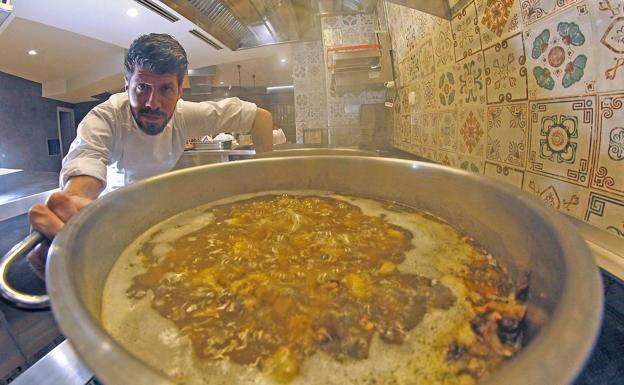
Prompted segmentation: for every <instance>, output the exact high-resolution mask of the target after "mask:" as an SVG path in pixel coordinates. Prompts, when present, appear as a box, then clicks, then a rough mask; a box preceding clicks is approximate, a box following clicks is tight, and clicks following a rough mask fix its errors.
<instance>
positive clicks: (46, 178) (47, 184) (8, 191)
mask: <svg viewBox="0 0 624 385" xmlns="http://www.w3.org/2000/svg"><path fill="white" fill-rule="evenodd" d="M58 184H59V174H58V173H56V172H40V171H18V172H14V173H11V174H6V175H0V221H3V220H5V219H9V218H13V217H16V216H18V215H22V214H25V213H27V212H28V209H29V208H30V207H31V206H32V205H34V204H36V203H41V202H45V200H46V199H47V198H48V196H49V195H50V194H52V193H53V192H54V191H56V190H58Z"/></svg>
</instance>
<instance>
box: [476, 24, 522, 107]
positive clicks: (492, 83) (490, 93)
mask: <svg viewBox="0 0 624 385" xmlns="http://www.w3.org/2000/svg"><path fill="white" fill-rule="evenodd" d="M483 56H484V58H485V85H486V86H485V92H486V98H487V102H488V104H492V103H503V102H507V103H510V102H516V101H521V100H527V97H528V81H527V69H526V66H525V63H526V55H525V53H524V43H523V35H522V34H521V33H519V34H516V35H514V36H512V37H510V38H509V39H507V40H503V41H502V42H500V43H497V44H494V45H493V46H491V47H490V48H487V49H485V50H483Z"/></svg>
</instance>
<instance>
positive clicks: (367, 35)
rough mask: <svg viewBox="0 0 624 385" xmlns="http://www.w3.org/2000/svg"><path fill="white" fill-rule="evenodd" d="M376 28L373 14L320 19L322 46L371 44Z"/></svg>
mask: <svg viewBox="0 0 624 385" xmlns="http://www.w3.org/2000/svg"><path fill="white" fill-rule="evenodd" d="M376 26H377V21H376V16H375V15H374V14H363V13H361V14H356V15H344V16H329V17H321V27H322V29H323V44H324V45H325V46H326V47H331V46H338V45H358V44H369V43H373V42H375V41H376V36H375V28H376Z"/></svg>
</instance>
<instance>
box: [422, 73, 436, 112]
mask: <svg viewBox="0 0 624 385" xmlns="http://www.w3.org/2000/svg"><path fill="white" fill-rule="evenodd" d="M421 85H422V89H421V90H422V94H421V96H422V99H421V102H422V104H421V105H422V107H423V109H424V110H425V111H432V110H434V109H435V107H436V99H437V95H436V88H437V87H436V79H435V74H431V75H429V76H427V77H425V78H423V79H421Z"/></svg>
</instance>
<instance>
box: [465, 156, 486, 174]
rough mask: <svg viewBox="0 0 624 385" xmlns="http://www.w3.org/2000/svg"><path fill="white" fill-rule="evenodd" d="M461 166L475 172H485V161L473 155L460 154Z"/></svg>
mask: <svg viewBox="0 0 624 385" xmlns="http://www.w3.org/2000/svg"><path fill="white" fill-rule="evenodd" d="M459 168H460V169H462V170H465V171H469V172H472V173H474V174H483V169H484V168H485V162H484V161H483V159H479V158H475V157H472V156H463V155H459Z"/></svg>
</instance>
